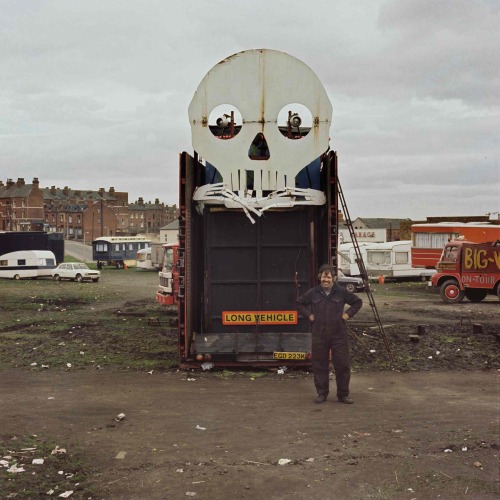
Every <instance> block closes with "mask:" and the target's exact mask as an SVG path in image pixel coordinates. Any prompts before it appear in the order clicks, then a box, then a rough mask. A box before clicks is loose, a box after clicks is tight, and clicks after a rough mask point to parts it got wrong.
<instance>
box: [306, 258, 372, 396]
mask: <svg viewBox="0 0 500 500" xmlns="http://www.w3.org/2000/svg"><path fill="white" fill-rule="evenodd" d="M334 276H335V270H334V268H333V267H332V266H329V265H327V264H324V265H322V266H321V267H320V268H319V274H318V279H319V280H320V283H321V284H320V285H319V286H316V287H314V288H311V289H310V290H308V291H307V292H305V293H304V294H303V295H302V296H300V297H299V298H298V299H297V309H298V311H299V313H300V314H302V316H304V317H306V318H309V321H310V322H311V325H312V371H313V374H314V385H315V386H316V392H317V393H318V396H317V397H316V400H315V402H316V403H324V402H325V401H326V399H327V397H328V392H329V368H330V350H331V351H332V360H333V368H334V370H335V380H336V382H337V398H338V400H339V401H340V402H342V403H346V404H352V403H353V402H354V401H353V400H352V399H351V398H350V397H349V382H350V378H351V360H350V354H349V335H348V333H347V327H346V324H345V322H346V321H347V320H348V319H350V318H352V317H353V316H354V315H355V314H356V313H357V312H358V311H359V310H360V309H361V306H362V305H363V302H362V300H361V299H360V298H359V297H357V296H356V295H354V294H353V293H351V292H348V291H347V290H346V289H345V288H343V287H341V286H340V285H338V283H337V282H336V278H334ZM345 304H348V305H349V306H350V307H349V308H348V309H347V310H346V311H345V312H344V306H345Z"/></svg>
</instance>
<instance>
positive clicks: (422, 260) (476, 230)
mask: <svg viewBox="0 0 500 500" xmlns="http://www.w3.org/2000/svg"><path fill="white" fill-rule="evenodd" d="M411 235H412V236H411V238H412V249H411V252H412V253H411V255H412V261H411V264H412V267H415V268H424V269H435V268H436V265H437V263H438V262H439V259H440V257H441V253H442V252H443V248H444V246H445V245H446V243H448V242H449V241H452V240H456V239H459V238H461V239H463V240H467V241H470V242H473V243H483V242H487V241H496V240H499V239H500V225H498V224H492V223H489V222H482V223H481V222H471V223H464V222H437V223H426V224H413V225H412V226H411Z"/></svg>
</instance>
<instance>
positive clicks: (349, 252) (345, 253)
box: [338, 242, 372, 276]
mask: <svg viewBox="0 0 500 500" xmlns="http://www.w3.org/2000/svg"><path fill="white" fill-rule="evenodd" d="M371 244H372V243H363V242H361V243H358V247H359V250H360V254H361V258H362V259H363V262H364V264H365V267H366V248H367V247H368V246H370V245H371ZM338 255H339V259H338V265H339V269H340V270H341V271H342V272H343V273H344V274H345V275H346V276H359V275H360V274H361V272H360V270H359V266H358V263H357V262H356V250H355V248H354V243H341V244H340V245H339V250H338Z"/></svg>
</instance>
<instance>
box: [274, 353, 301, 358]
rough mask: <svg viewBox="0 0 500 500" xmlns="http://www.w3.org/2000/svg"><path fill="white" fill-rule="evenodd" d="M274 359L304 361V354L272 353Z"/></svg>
mask: <svg viewBox="0 0 500 500" xmlns="http://www.w3.org/2000/svg"><path fill="white" fill-rule="evenodd" d="M273 358H274V359H306V353H305V352H273Z"/></svg>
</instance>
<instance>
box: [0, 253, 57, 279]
mask: <svg viewBox="0 0 500 500" xmlns="http://www.w3.org/2000/svg"><path fill="white" fill-rule="evenodd" d="M55 268H56V256H55V255H54V253H53V252H50V251H49V250H20V251H18V252H9V253H5V254H3V255H0V278H10V279H14V280H20V279H24V278H31V279H37V278H42V277H51V276H52V271H53V270H54V269H55Z"/></svg>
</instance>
